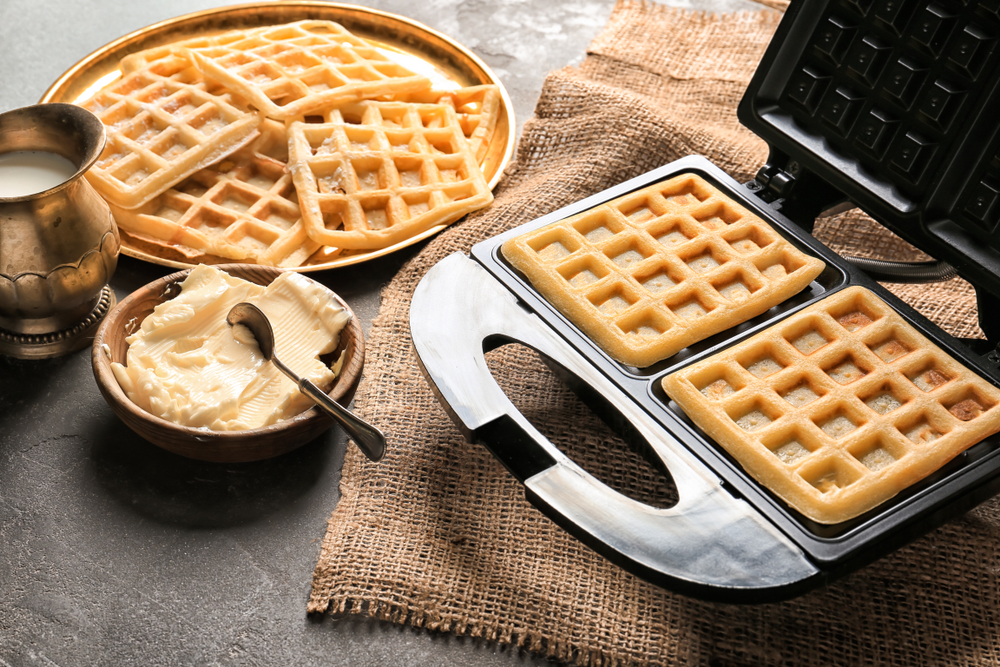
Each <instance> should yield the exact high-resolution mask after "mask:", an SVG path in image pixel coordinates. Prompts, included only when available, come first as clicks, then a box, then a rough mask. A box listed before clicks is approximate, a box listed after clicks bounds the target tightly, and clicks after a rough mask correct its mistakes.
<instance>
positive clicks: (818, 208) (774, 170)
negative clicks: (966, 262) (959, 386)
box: [744, 148, 1000, 363]
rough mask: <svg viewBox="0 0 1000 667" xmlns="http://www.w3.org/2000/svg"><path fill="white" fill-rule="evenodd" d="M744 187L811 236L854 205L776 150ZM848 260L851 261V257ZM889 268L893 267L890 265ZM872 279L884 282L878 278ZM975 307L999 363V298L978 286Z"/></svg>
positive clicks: (994, 360) (901, 279)
mask: <svg viewBox="0 0 1000 667" xmlns="http://www.w3.org/2000/svg"><path fill="white" fill-rule="evenodd" d="M744 186H745V187H746V188H747V189H748V190H750V191H751V192H753V193H754V194H755V195H756V196H757V197H759V198H760V199H761V200H762V201H764V202H765V203H766V204H768V205H769V206H770V207H771V208H773V209H774V210H776V211H781V214H782V215H784V216H785V217H786V218H788V219H790V220H791V221H792V222H794V223H795V224H796V225H798V226H799V227H801V228H802V229H804V230H805V231H807V232H809V233H810V234H811V233H812V231H813V227H814V226H815V224H816V219H817V218H819V217H820V216H821V214H824V213H825V212H828V211H831V209H835V207H836V210H837V212H839V211H840V210H846V209H843V208H842V207H841V205H845V204H846V205H847V206H850V205H851V203H850V200H848V199H847V197H846V196H845V195H844V194H843V193H841V192H840V191H839V190H837V189H836V188H833V187H832V186H830V184H829V183H827V182H826V181H825V180H823V179H822V178H820V177H819V176H817V175H816V174H815V173H813V172H811V171H809V170H808V169H806V168H805V167H803V166H802V164H801V163H799V162H798V161H797V160H795V159H794V158H790V157H789V156H788V155H787V154H785V153H783V152H781V151H779V150H777V149H774V148H772V149H771V152H770V154H769V155H768V159H767V162H766V163H765V164H764V166H762V167H761V168H760V169H759V170H758V171H757V174H756V176H754V180H752V181H748V182H747V183H745V184H744ZM846 259H847V260H848V261H852V258H850V257H848V258H846ZM852 263H853V262H852ZM887 264H892V263H891V262H887ZM899 266H901V267H905V266H906V264H905V263H899ZM914 266H915V265H914ZM859 268H862V269H865V268H866V267H864V266H861V267H859ZM873 277H875V278H876V279H877V280H883V278H879V277H877V276H873ZM888 282H907V283H911V282H912V283H917V282H927V281H926V280H914V279H912V278H909V277H904V275H903V274H902V273H901V274H900V276H899V277H898V278H896V279H890V280H888ZM976 305H977V309H978V311H979V327H980V329H982V331H983V334H984V335H985V336H986V339H987V340H988V341H989V343H990V348H991V349H992V350H993V351H992V352H991V353H990V355H989V359H990V361H991V362H992V363H1000V296H997V295H995V294H992V293H991V292H989V291H988V290H987V289H985V288H983V287H980V286H976ZM967 342H968V341H967ZM974 347H976V348H977V349H978V348H979V347H981V346H978V345H974Z"/></svg>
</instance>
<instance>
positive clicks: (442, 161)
mask: <svg viewBox="0 0 1000 667" xmlns="http://www.w3.org/2000/svg"><path fill="white" fill-rule="evenodd" d="M323 120H324V121H325V122H323V123H305V122H293V123H292V124H291V126H290V134H291V138H290V142H289V164H290V165H291V169H292V175H293V177H294V180H295V187H296V189H297V190H298V193H299V201H300V205H301V207H302V216H303V219H304V220H305V223H306V230H307V231H308V233H309V236H310V237H311V238H312V239H314V240H316V241H319V242H320V243H323V244H326V245H331V246H337V247H340V248H352V249H355V248H361V249H367V248H383V247H386V246H388V245H392V244H393V243H396V242H398V241H400V240H402V239H404V238H408V237H410V236H414V235H416V234H419V233H421V232H423V231H424V230H426V229H429V228H431V227H433V226H435V225H439V224H447V223H449V222H452V221H454V220H457V219H458V218H460V217H462V216H463V215H465V214H466V213H469V212H471V211H474V210H476V209H479V208H482V207H483V206H486V205H487V204H489V203H490V202H491V201H493V194H492V193H491V192H490V188H489V186H488V185H487V183H486V179H485V177H484V176H483V173H482V170H481V169H480V168H479V163H478V161H477V160H476V158H475V154H474V153H473V150H472V147H471V146H470V145H469V142H468V141H467V140H466V139H465V135H464V132H463V129H462V126H461V124H460V122H459V119H458V116H457V114H456V113H455V109H454V107H453V106H451V105H449V104H439V103H428V104H418V103H413V102H381V101H379V102H376V101H365V102H358V103H354V104H348V105H342V106H340V107H338V108H336V109H333V110H331V111H330V112H329V113H328V114H327V115H326V117H325V118H324V119H323Z"/></svg>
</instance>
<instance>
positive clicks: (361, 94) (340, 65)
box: [185, 21, 430, 120]
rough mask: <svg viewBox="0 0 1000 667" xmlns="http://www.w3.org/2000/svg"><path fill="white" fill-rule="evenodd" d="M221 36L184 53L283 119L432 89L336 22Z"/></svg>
mask: <svg viewBox="0 0 1000 667" xmlns="http://www.w3.org/2000/svg"><path fill="white" fill-rule="evenodd" d="M218 41H219V42H220V43H219V44H217V45H211V46H203V47H197V48H191V49H186V50H185V53H187V54H188V55H189V56H190V57H191V59H192V60H193V62H194V63H195V65H196V66H197V67H198V69H200V70H201V71H202V72H204V73H205V75H206V76H208V77H210V78H212V79H214V80H216V81H218V82H220V83H222V84H223V85H225V86H226V88H228V89H229V90H232V91H233V92H234V93H236V94H238V95H240V96H242V97H243V98H245V99H246V100H247V101H249V102H250V104H252V105H253V106H255V107H256V108H257V109H259V110H260V111H262V112H263V113H264V114H265V115H266V116H268V117H269V118H275V119H278V120H287V119H291V118H295V117H298V116H302V115H305V114H310V113H313V112H315V111H317V110H320V109H323V108H329V107H331V106H334V105H337V104H341V103H343V102H350V101H353V100H359V99H367V98H373V97H381V96H385V95H394V94H398V93H405V92H411V91H417V90H423V89H427V88H430V80H429V79H428V78H426V77H424V76H420V75H418V74H414V73H413V72H411V71H410V70H408V69H406V68H405V67H403V66H402V65H400V64H398V63H396V62H395V61H393V60H392V59H391V58H390V57H389V56H387V55H385V54H384V53H383V52H381V51H379V50H378V48H376V47H375V46H374V45H372V44H370V43H369V42H366V41H365V40H363V39H360V38H358V37H355V36H354V35H352V34H351V33H350V32H348V31H347V30H346V29H344V28H343V27H342V26H340V25H338V24H336V23H333V22H331V21H299V22H298V23H289V24H286V25H280V26H274V27H271V28H267V29H263V30H254V31H250V32H247V33H243V34H242V38H241V39H238V40H232V39H229V37H228V36H224V37H221V38H219V39H218Z"/></svg>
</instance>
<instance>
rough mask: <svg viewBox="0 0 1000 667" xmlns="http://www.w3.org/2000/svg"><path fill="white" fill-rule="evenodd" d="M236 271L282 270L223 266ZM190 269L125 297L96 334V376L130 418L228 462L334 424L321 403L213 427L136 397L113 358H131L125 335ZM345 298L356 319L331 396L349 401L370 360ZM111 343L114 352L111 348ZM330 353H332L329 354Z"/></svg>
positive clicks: (274, 451) (153, 437)
mask: <svg viewBox="0 0 1000 667" xmlns="http://www.w3.org/2000/svg"><path fill="white" fill-rule="evenodd" d="M218 268H220V269H222V270H223V271H226V272H227V273H229V274H230V275H233V276H236V277H237V278H242V279H244V280H248V281H250V282H254V283H257V284H258V285H268V284H270V282H271V281H272V280H274V279H275V278H277V277H278V276H279V275H280V273H281V272H280V271H279V270H278V269H274V268H270V267H266V266H257V265H253V264H227V265H223V266H220V267H218ZM188 273H190V269H189V270H187V271H178V272H177V273H172V274H170V275H169V276H165V277H163V278H160V279H159V280H156V281H153V282H151V283H149V284H148V285H146V286H145V287H143V288H140V289H138V290H136V291H135V292H133V293H132V294H130V295H129V296H128V297H127V298H125V299H123V300H122V301H121V302H120V303H119V304H118V305H117V306H116V307H115V308H114V309H113V310H112V311H111V312H110V313H108V315H107V317H105V319H104V322H103V323H102V324H101V327H100V329H98V331H97V336H96V337H95V338H94V346H93V351H92V359H93V364H94V377H95V378H96V380H97V386H98V387H99V388H100V390H101V394H103V395H104V399H105V400H106V401H107V402H108V405H110V406H111V409H112V410H114V412H115V414H116V415H118V416H119V417H120V418H121V420H122V421H123V422H125V424H126V425H127V426H128V427H129V428H130V429H132V430H133V431H135V432H136V433H137V434H139V435H140V436H142V437H143V438H145V439H146V440H149V441H150V442H152V443H153V444H155V445H159V446H160V447H162V448H164V449H166V450H169V451H171V452H174V453H175V454H180V455H181V456H186V457H188V458H192V459H199V460H201V461H217V462H223V463H232V462H243V461H259V460H261V459H266V458H271V457H273V456H278V455H279V454H284V453H285V452H288V451H291V450H293V449H295V448H296V447H300V446H301V445H304V444H305V443H307V442H309V441H311V440H312V439H314V438H316V437H317V436H319V435H320V434H321V433H323V432H324V431H326V430H327V429H328V428H330V426H332V425H333V423H334V422H333V419H331V418H330V417H328V416H327V415H325V414H324V413H322V412H320V411H319V410H317V409H316V408H310V409H309V410H306V411H305V412H302V413H300V414H298V415H296V416H295V417H292V418H291V419H286V420H284V421H280V422H278V423H276V424H271V425H270V426H263V427H261V428H255V429H247V430H243V431H210V430H208V429H200V428H191V427H189V426H180V425H178V424H174V423H173V422H169V421H166V420H164V419H161V418H159V417H156V416H154V415H152V414H150V413H148V412H146V411H145V410H143V409H142V408H140V407H139V406H138V405H136V404H135V403H133V402H132V399H130V398H129V397H128V396H126V395H125V392H124V391H122V388H121V385H119V384H118V380H117V379H116V378H115V374H114V372H112V370H111V362H113V361H117V362H119V363H121V364H125V362H126V353H127V352H128V343H126V342H125V338H126V337H127V336H129V335H131V334H132V333H133V332H135V331H136V330H138V328H139V325H140V323H141V322H142V321H143V320H144V319H145V318H146V316H147V315H149V314H150V313H152V312H153V308H155V307H156V306H157V305H159V304H161V303H163V302H164V301H166V300H167V299H169V298H172V297H173V296H175V295H176V294H177V292H178V288H177V287H176V286H177V285H179V284H180V283H181V282H182V281H183V280H184V279H185V278H186V277H187V275H188ZM337 299H338V301H340V304H341V305H342V306H344V308H347V311H348V312H349V313H351V319H350V321H349V322H348V324H347V326H346V327H344V330H343V332H342V333H341V335H340V344H339V345H338V346H337V349H336V350H335V351H334V352H333V353H332V355H330V357H331V358H332V359H336V358H337V355H339V354H340V352H341V350H344V351H345V356H344V364H343V367H342V370H341V373H340V375H339V376H337V379H336V380H335V381H334V384H333V387H331V388H330V391H329V394H330V397H331V398H333V399H334V400H336V401H337V402H338V403H340V404H341V405H347V404H348V403H350V402H351V399H352V398H353V397H354V392H355V390H356V389H357V387H358V382H359V380H360V379H361V368H362V366H364V363H365V341H364V334H363V333H362V330H361V324H360V323H359V322H358V321H357V318H356V317H354V313H353V312H351V309H350V308H349V307H348V306H347V304H346V303H344V302H343V300H341V299H340V297H337ZM105 345H107V347H108V349H110V355H109V354H108V351H107V350H106V349H105ZM324 359H326V357H325V356H324Z"/></svg>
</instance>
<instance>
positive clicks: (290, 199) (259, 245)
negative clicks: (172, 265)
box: [112, 120, 319, 267]
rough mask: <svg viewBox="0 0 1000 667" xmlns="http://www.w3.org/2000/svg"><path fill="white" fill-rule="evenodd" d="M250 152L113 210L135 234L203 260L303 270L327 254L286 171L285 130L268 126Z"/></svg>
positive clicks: (273, 123)
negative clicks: (308, 225)
mask: <svg viewBox="0 0 1000 667" xmlns="http://www.w3.org/2000/svg"><path fill="white" fill-rule="evenodd" d="M260 130H261V135H260V137H259V138H258V139H257V140H255V141H254V142H253V143H252V144H250V145H249V146H247V147H245V148H243V149H242V150H240V151H238V152H237V153H234V154H233V155H231V156H229V157H227V158H225V159H223V160H222V161H221V162H219V163H218V164H215V165H212V166H211V167H208V168H206V169H202V170H201V171H199V172H197V173H195V174H193V175H192V176H190V177H189V178H187V179H186V180H184V181H183V182H182V183H180V184H178V185H177V186H176V187H174V188H170V189H169V190H167V191H166V192H164V193H163V194H161V195H159V196H157V197H156V198H154V199H153V200H152V201H150V202H148V203H147V204H145V205H143V206H142V207H140V208H138V209H132V210H125V209H121V208H118V207H113V208H112V210H113V212H114V215H115V219H116V220H117V221H118V224H119V225H120V226H121V227H122V228H123V229H125V230H127V231H128V232H129V233H131V234H132V235H133V236H135V237H137V238H139V239H142V240H145V241H147V242H149V243H154V244H158V245H162V246H164V247H166V248H168V249H172V250H175V251H177V252H179V253H181V254H182V255H185V256H186V258H187V259H188V260H199V259H201V256H202V255H205V254H207V255H215V256H217V257H223V258H228V259H235V260H240V261H250V262H257V263H258V264H268V265H273V266H281V267H296V266H300V265H301V264H302V263H303V262H305V261H306V260H307V259H309V256H310V255H312V254H313V253H314V252H316V251H317V250H318V249H319V244H318V243H315V242H314V241H312V240H311V239H310V238H309V236H308V235H307V234H306V230H305V225H304V224H303V222H302V219H301V214H300V212H299V207H298V204H297V202H296V196H295V191H294V188H293V185H292V177H291V174H289V173H288V170H287V168H286V163H287V152H288V139H287V134H286V132H285V126H284V125H283V124H281V123H278V122H276V121H271V120H268V121H265V122H264V124H263V125H261V127H260Z"/></svg>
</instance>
